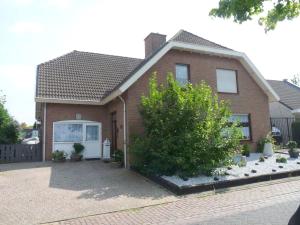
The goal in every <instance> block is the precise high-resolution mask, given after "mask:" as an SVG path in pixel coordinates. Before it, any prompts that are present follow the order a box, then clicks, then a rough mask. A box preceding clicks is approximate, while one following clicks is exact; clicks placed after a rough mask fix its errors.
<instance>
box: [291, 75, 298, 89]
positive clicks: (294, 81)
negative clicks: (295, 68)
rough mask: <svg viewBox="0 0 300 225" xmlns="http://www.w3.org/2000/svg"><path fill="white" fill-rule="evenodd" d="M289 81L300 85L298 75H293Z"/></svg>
mask: <svg viewBox="0 0 300 225" xmlns="http://www.w3.org/2000/svg"><path fill="white" fill-rule="evenodd" d="M291 82H292V83H293V84H295V85H297V86H299V87H300V75H299V74H297V75H294V77H293V78H292V79H291Z"/></svg>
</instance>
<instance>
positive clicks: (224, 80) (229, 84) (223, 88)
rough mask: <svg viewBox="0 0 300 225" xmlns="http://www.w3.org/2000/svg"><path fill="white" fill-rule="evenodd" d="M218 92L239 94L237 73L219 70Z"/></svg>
mask: <svg viewBox="0 0 300 225" xmlns="http://www.w3.org/2000/svg"><path fill="white" fill-rule="evenodd" d="M217 88H218V92H224V93H237V77H236V71H234V70H224V69H217Z"/></svg>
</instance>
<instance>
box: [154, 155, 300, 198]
mask: <svg viewBox="0 0 300 225" xmlns="http://www.w3.org/2000/svg"><path fill="white" fill-rule="evenodd" d="M260 156H261V154H259V153H252V154H250V157H247V165H246V166H244V167H239V166H236V165H234V166H232V167H230V168H220V169H219V171H220V172H221V173H222V175H214V176H204V175H201V176H198V177H192V178H189V179H187V180H183V179H181V178H180V177H178V176H162V177H156V178H153V179H154V180H155V181H156V182H158V183H160V184H162V185H163V186H165V187H167V188H168V189H170V190H171V191H173V192H174V193H176V194H187V193H193V192H201V191H207V190H213V189H216V188H225V187H231V186H237V185H243V184H249V183H254V182H260V181H267V180H273V179H279V178H284V177H289V176H298V175H300V159H293V158H290V157H289V155H287V154H281V153H275V154H274V155H273V156H271V157H268V158H267V159H265V161H264V162H259V157H260ZM278 157H284V158H286V159H287V163H277V162H276V159H277V158H278Z"/></svg>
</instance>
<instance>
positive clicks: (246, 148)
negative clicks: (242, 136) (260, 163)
mask: <svg viewBox="0 0 300 225" xmlns="http://www.w3.org/2000/svg"><path fill="white" fill-rule="evenodd" d="M242 155H243V156H246V157H249V156H250V146H249V145H248V144H244V145H243V149H242Z"/></svg>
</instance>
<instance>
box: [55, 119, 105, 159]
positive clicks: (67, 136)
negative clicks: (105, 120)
mask: <svg viewBox="0 0 300 225" xmlns="http://www.w3.org/2000/svg"><path fill="white" fill-rule="evenodd" d="M101 142H102V141H101V123H97V122H93V121H86V120H65V121H58V122H54V123H53V151H56V150H63V151H65V152H66V153H67V154H68V158H69V157H70V155H71V153H72V151H73V144H74V143H81V144H83V145H84V147H85V149H84V152H83V157H84V158H101V155H102V151H101Z"/></svg>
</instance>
